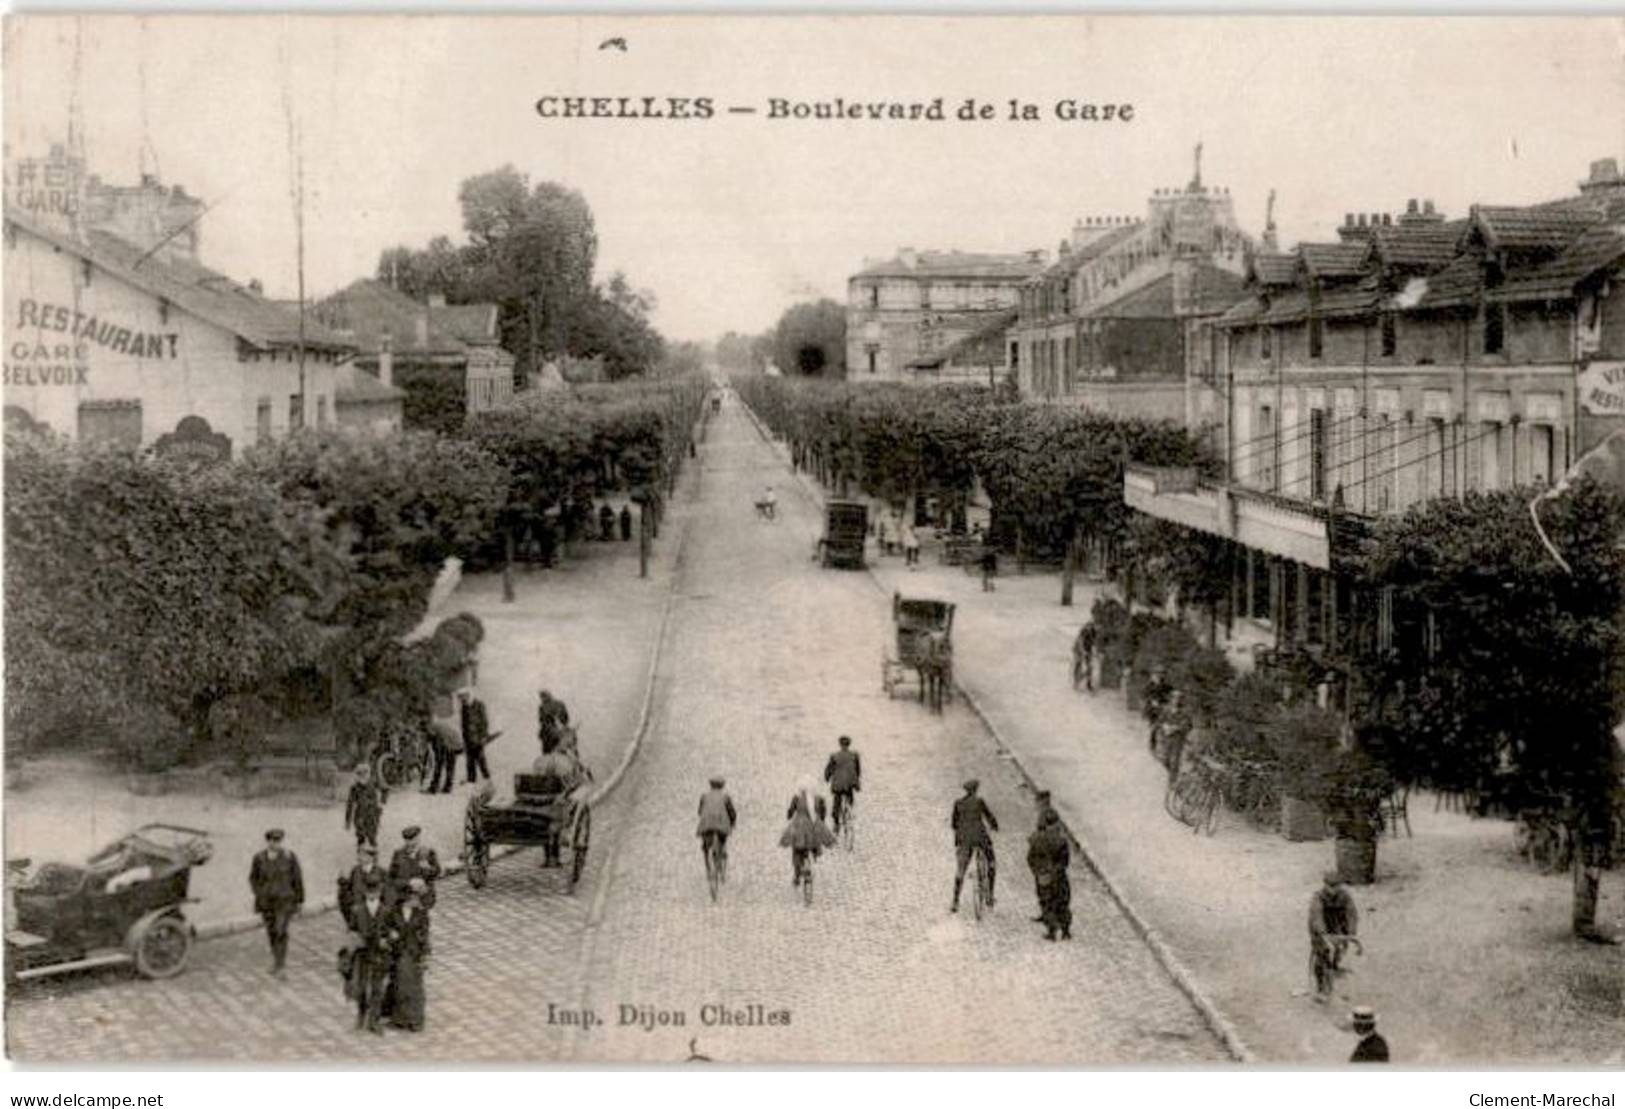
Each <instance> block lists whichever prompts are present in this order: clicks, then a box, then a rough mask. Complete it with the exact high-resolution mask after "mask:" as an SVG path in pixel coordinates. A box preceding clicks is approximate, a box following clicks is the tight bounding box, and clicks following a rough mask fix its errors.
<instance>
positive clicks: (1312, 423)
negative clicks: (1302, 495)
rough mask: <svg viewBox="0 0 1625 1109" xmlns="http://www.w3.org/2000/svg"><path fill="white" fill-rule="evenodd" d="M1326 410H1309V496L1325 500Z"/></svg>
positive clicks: (1313, 498)
mask: <svg viewBox="0 0 1625 1109" xmlns="http://www.w3.org/2000/svg"><path fill="white" fill-rule="evenodd" d="M1326 456H1327V450H1326V410H1325V409H1324V408H1311V409H1310V410H1309V496H1310V498H1311V499H1312V500H1317V501H1323V500H1325V499H1326Z"/></svg>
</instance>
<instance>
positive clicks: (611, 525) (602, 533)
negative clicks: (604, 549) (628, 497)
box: [598, 501, 632, 543]
mask: <svg viewBox="0 0 1625 1109" xmlns="http://www.w3.org/2000/svg"><path fill="white" fill-rule="evenodd" d="M617 520H619V522H620V530H621V541H622V542H625V541H627V540H629V539H631V538H632V509H631V508H630V507H629V506H627V505H624V504H623V505H622V506H621V511H620V515H619V516H617V515H616V513H615V510H614V509H613V508H611V507H609V503H608V502H607V501H606V502H605V503H604V504H602V505H600V506H599V507H598V538H599V539H600V540H602V541H603V542H605V543H610V542H613V541H614V539H615V524H616V521H617Z"/></svg>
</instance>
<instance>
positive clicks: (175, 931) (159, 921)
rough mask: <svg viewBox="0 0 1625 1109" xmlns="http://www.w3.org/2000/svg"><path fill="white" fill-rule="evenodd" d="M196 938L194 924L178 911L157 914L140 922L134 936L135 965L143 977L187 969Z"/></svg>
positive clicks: (174, 973)
mask: <svg viewBox="0 0 1625 1109" xmlns="http://www.w3.org/2000/svg"><path fill="white" fill-rule="evenodd" d="M192 942H193V936H192V928H191V926H190V925H188V924H187V923H186V920H185V919H184V918H183V917H181V916H179V915H178V914H174V913H171V914H169V915H167V916H159V917H153V918H151V919H150V920H148V921H146V922H145V923H143V924H138V925H136V928H135V933H134V935H132V936H131V937H130V949H131V954H132V955H134V957H135V969H136V970H137V971H139V972H140V973H141V976H142V977H143V978H173V977H175V975H177V974H179V973H180V972H181V971H182V970H185V969H186V960H187V959H188V958H190V957H191V954H192Z"/></svg>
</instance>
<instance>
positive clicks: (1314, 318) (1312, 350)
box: [1309, 312, 1326, 358]
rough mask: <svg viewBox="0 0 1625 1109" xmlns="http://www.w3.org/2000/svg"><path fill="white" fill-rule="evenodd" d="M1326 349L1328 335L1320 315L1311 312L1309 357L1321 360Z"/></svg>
mask: <svg viewBox="0 0 1625 1109" xmlns="http://www.w3.org/2000/svg"><path fill="white" fill-rule="evenodd" d="M1325 347H1326V335H1325V329H1324V325H1323V324H1322V322H1321V319H1320V313H1318V312H1311V313H1310V314H1309V357H1310V358H1319V357H1320V355H1321V352H1322V351H1323V350H1325Z"/></svg>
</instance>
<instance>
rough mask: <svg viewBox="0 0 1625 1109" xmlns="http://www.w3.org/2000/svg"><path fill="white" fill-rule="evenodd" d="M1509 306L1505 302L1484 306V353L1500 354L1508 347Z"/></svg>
mask: <svg viewBox="0 0 1625 1109" xmlns="http://www.w3.org/2000/svg"><path fill="white" fill-rule="evenodd" d="M1506 330H1507V306H1506V305H1504V304H1499V303H1497V304H1486V305H1485V306H1484V353H1485V354H1500V353H1501V351H1502V350H1503V349H1504V348H1505V347H1506Z"/></svg>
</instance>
